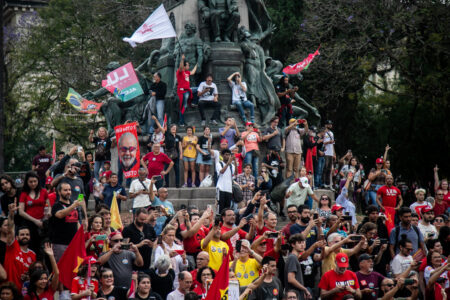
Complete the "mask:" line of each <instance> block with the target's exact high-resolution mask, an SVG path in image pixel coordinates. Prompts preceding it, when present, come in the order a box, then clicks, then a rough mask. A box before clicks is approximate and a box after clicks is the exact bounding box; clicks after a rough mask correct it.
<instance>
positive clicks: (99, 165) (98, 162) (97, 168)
mask: <svg viewBox="0 0 450 300" xmlns="http://www.w3.org/2000/svg"><path fill="white" fill-rule="evenodd" d="M104 163H105V161H104V160H96V161H95V163H94V177H95V179H97V180H99V178H100V176H99V173H100V169H101V168H103V164H104Z"/></svg>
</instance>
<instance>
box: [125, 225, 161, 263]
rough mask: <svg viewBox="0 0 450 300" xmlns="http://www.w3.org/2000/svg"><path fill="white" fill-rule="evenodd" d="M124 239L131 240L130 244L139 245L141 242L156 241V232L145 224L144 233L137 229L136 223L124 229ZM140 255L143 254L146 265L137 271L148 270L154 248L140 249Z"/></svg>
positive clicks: (145, 247)
mask: <svg viewBox="0 0 450 300" xmlns="http://www.w3.org/2000/svg"><path fill="white" fill-rule="evenodd" d="M122 235H123V237H124V238H130V242H131V243H133V244H135V245H137V244H139V243H140V242H141V241H143V240H145V239H147V240H154V239H156V232H155V230H154V229H153V227H152V226H150V225H149V224H144V228H143V230H142V231H140V230H139V229H137V227H136V225H135V224H134V223H132V224H130V225H128V226H127V227H125V228H124V229H123V233H122ZM139 253H141V255H142V258H143V259H144V265H143V266H142V267H136V269H137V270H147V269H148V268H149V267H150V262H151V261H150V260H151V257H152V248H151V247H149V246H148V245H144V246H142V247H140V248H139Z"/></svg>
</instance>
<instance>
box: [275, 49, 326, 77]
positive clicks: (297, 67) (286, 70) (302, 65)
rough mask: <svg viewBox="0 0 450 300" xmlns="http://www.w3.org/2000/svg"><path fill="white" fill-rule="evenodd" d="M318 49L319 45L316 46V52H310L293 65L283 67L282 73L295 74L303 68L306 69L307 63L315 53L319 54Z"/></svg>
mask: <svg viewBox="0 0 450 300" xmlns="http://www.w3.org/2000/svg"><path fill="white" fill-rule="evenodd" d="M319 49H320V47H319V48H317V50H316V52H314V53H310V54H309V55H308V57H307V58H305V59H304V60H302V61H301V62H298V63H296V64H294V65H289V66H287V67H285V68H284V69H283V73H284V74H297V73H300V72H301V71H303V70H306V69H308V67H309V64H310V63H311V62H312V61H313V59H314V57H316V56H317V55H320V53H319Z"/></svg>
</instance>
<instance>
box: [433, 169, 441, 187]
mask: <svg viewBox="0 0 450 300" xmlns="http://www.w3.org/2000/svg"><path fill="white" fill-rule="evenodd" d="M433 172H434V190H435V191H437V189H439V186H440V182H439V173H438V172H439V168H438V165H436V166H435V167H434V168H433Z"/></svg>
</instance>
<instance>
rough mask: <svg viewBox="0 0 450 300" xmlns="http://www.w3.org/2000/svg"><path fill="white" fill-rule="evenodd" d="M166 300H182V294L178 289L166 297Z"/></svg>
mask: <svg viewBox="0 0 450 300" xmlns="http://www.w3.org/2000/svg"><path fill="white" fill-rule="evenodd" d="M167 300H184V294H182V293H181V292H180V291H179V290H178V289H176V290H175V291H173V292H171V293H170V294H169V295H167Z"/></svg>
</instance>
